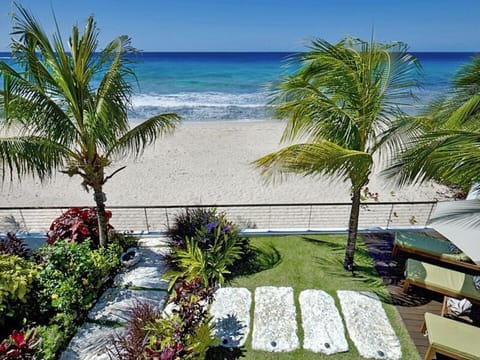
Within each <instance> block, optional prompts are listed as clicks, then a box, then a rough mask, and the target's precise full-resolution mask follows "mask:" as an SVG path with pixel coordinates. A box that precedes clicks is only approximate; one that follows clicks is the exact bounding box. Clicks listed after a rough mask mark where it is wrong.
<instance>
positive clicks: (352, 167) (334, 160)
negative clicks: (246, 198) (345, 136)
mask: <svg viewBox="0 0 480 360" xmlns="http://www.w3.org/2000/svg"><path fill="white" fill-rule="evenodd" d="M371 164H372V157H371V155H370V154H367V153H364V152H360V151H354V150H348V149H344V148H342V147H340V146H338V145H337V144H334V143H331V142H327V141H324V142H321V143H305V144H295V145H291V146H287V147H285V148H283V149H280V150H279V151H277V152H274V153H271V154H268V155H265V156H264V157H262V158H260V159H258V160H256V161H255V162H254V165H255V166H256V167H258V168H260V169H261V170H262V174H263V175H265V176H266V177H267V179H269V180H273V181H275V179H276V178H278V176H280V178H281V177H282V176H283V175H285V174H289V173H293V174H302V175H305V176H307V175H314V176H326V177H340V178H342V180H343V181H350V182H351V185H352V186H353V187H355V186H357V185H358V184H360V183H361V184H362V185H363V184H364V183H365V181H366V180H367V177H368V173H369V169H370V166H371Z"/></svg>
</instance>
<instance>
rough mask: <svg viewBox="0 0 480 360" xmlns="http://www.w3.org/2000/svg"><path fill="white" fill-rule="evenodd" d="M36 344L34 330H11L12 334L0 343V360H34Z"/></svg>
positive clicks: (37, 341)
mask: <svg viewBox="0 0 480 360" xmlns="http://www.w3.org/2000/svg"><path fill="white" fill-rule="evenodd" d="M38 343H39V340H38V339H36V338H35V331H34V330H28V331H24V330H20V331H17V330H13V332H12V334H11V335H10V336H9V337H8V338H7V339H5V340H3V341H2V342H1V343H0V360H4V359H20V360H26V359H35V352H36V347H37V345H38Z"/></svg>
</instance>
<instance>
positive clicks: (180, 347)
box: [145, 278, 219, 360]
mask: <svg viewBox="0 0 480 360" xmlns="http://www.w3.org/2000/svg"><path fill="white" fill-rule="evenodd" d="M213 292H214V290H213V288H212V287H207V288H205V287H203V285H202V282H201V280H200V279H199V278H196V279H193V280H192V281H179V282H178V283H177V284H176V286H175V288H174V291H173V293H172V295H171V297H170V299H169V302H171V303H173V304H174V306H173V307H172V309H173V310H172V314H171V315H170V316H168V317H165V318H159V319H156V321H155V322H154V323H153V324H149V325H147V327H146V329H147V330H148V331H149V332H150V336H149V342H148V344H147V346H146V349H145V350H146V354H147V355H148V356H149V358H157V359H158V358H159V359H168V360H170V359H171V360H174V359H185V360H190V359H205V354H206V352H207V350H208V349H209V348H210V347H212V346H216V345H218V343H219V341H218V339H215V338H212V336H211V330H212V328H211V325H210V324H209V318H208V305H209V304H211V302H212V301H213Z"/></svg>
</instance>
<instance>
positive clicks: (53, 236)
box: [47, 207, 113, 247]
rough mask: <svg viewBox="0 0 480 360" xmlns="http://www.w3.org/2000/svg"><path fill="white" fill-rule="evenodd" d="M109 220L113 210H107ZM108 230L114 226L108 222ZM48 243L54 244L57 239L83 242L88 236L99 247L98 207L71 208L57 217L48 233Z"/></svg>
mask: <svg viewBox="0 0 480 360" xmlns="http://www.w3.org/2000/svg"><path fill="white" fill-rule="evenodd" d="M106 217H107V221H109V220H110V218H111V217H112V212H111V211H108V210H107V211H106ZM107 230H113V226H111V225H110V224H107ZM47 237H48V239H47V243H48V244H50V245H51V244H54V243H55V242H56V241H57V240H59V239H62V240H67V241H69V242H83V241H84V240H85V239H86V238H90V239H91V240H92V244H93V245H94V247H98V242H99V233H98V216H97V210H96V208H94V207H92V208H70V209H68V210H67V211H66V212H64V213H63V214H62V215H60V216H59V217H57V218H56V219H55V220H54V221H53V223H52V225H50V230H49V231H48V233H47Z"/></svg>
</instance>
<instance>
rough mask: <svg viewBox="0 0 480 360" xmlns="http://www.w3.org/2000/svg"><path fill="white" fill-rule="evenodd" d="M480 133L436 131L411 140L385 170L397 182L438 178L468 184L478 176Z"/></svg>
mask: <svg viewBox="0 0 480 360" xmlns="http://www.w3.org/2000/svg"><path fill="white" fill-rule="evenodd" d="M479 146H480V133H473V132H462V131H448V130H443V131H436V132H431V133H427V134H424V135H422V136H420V137H418V138H417V139H415V140H414V142H413V145H412V146H411V147H409V148H408V149H407V150H406V151H404V152H403V153H402V154H400V156H399V157H398V158H397V159H396V161H394V163H393V165H392V166H391V167H390V168H389V169H388V170H387V171H386V174H387V176H390V177H392V178H395V177H396V178H397V179H396V180H397V182H398V183H399V184H400V185H404V184H407V183H422V182H424V181H427V180H432V179H434V180H438V181H444V182H447V183H457V182H459V183H460V185H462V186H468V185H469V184H471V183H472V181H474V180H477V179H480V176H479V175H478V174H480V151H478V148H479Z"/></svg>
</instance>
